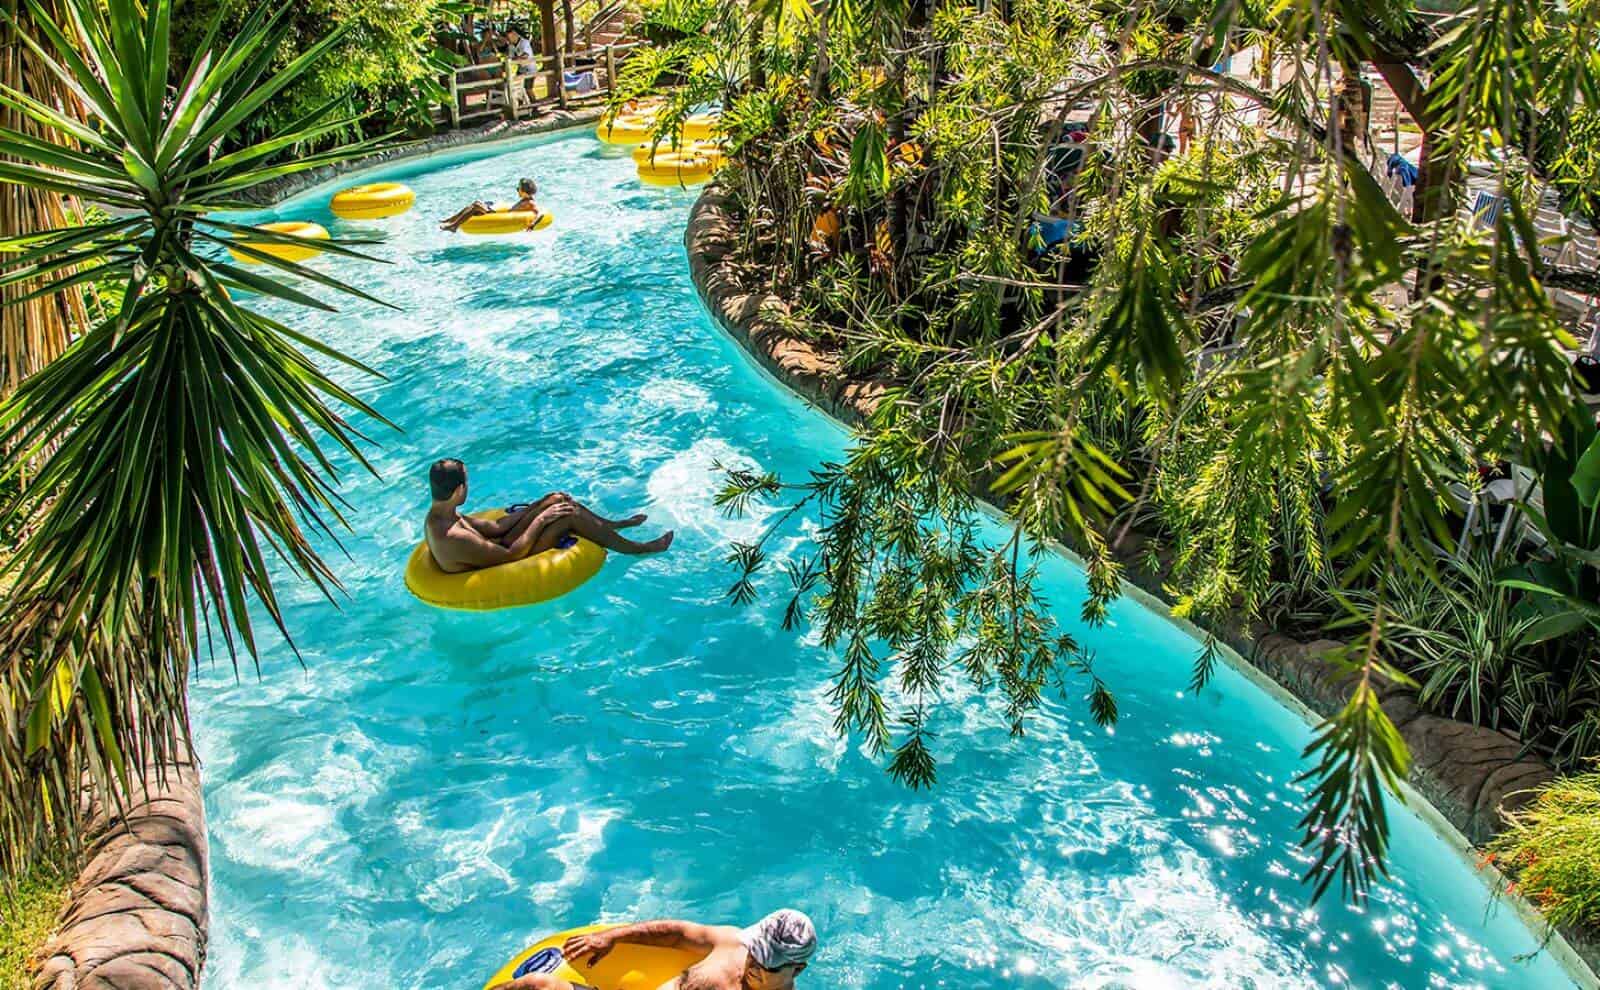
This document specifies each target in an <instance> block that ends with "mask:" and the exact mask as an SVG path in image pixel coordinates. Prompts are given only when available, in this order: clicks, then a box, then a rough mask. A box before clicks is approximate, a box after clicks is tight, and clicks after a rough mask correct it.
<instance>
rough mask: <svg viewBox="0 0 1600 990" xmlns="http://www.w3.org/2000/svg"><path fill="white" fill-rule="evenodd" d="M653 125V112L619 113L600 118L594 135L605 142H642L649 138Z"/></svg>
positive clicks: (654, 121)
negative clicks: (611, 116)
mask: <svg viewBox="0 0 1600 990" xmlns="http://www.w3.org/2000/svg"><path fill="white" fill-rule="evenodd" d="M655 126H656V115H655V114H654V113H619V114H617V115H616V116H615V117H613V118H611V119H610V120H601V121H600V124H599V126H598V127H596V128H595V131H594V135H595V137H597V138H599V139H600V140H602V141H604V142H605V143H606V144H643V143H644V142H646V141H648V140H650V134H651V132H652V131H654V130H655Z"/></svg>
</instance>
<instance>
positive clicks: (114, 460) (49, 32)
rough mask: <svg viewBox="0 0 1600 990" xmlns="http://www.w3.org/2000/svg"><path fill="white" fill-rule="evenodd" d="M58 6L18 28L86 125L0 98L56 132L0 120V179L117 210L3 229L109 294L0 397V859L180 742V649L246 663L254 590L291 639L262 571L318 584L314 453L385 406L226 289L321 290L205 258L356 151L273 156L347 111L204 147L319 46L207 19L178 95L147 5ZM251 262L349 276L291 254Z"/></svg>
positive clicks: (156, 15)
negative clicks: (253, 214)
mask: <svg viewBox="0 0 1600 990" xmlns="http://www.w3.org/2000/svg"><path fill="white" fill-rule="evenodd" d="M62 9H64V11H65V14H66V16H65V17H64V18H63V19H61V20H60V21H59V22H57V21H52V20H51V18H50V17H49V16H48V14H47V12H46V11H45V9H44V8H43V7H42V6H40V5H39V4H38V3H36V2H31V0H30V2H29V3H28V5H27V7H26V13H25V14H24V15H22V16H25V17H26V18H28V20H27V21H26V23H23V24H19V25H17V27H18V28H19V30H20V35H21V37H22V38H23V39H24V40H25V42H26V43H27V44H28V45H29V46H30V47H31V48H32V50H33V52H34V54H35V55H36V56H37V58H38V59H39V61H40V62H41V63H43V64H44V65H45V66H46V67H47V69H48V71H50V72H51V73H53V74H54V75H55V76H56V77H57V78H58V79H59V80H60V81H61V82H62V83H63V84H64V85H65V86H66V87H67V88H68V90H69V91H70V92H72V93H74V94H75V95H76V96H77V97H78V98H79V99H80V100H82V101H83V103H84V105H85V106H86V107H87V109H88V111H89V113H90V115H91V119H92V126H89V127H85V126H84V125H82V124H80V123H78V122H76V121H74V120H73V119H72V118H70V117H68V116H66V115H64V114H62V113H61V112H60V111H59V110H58V109H57V108H53V107H48V106H44V105H42V104H39V103H37V102H35V101H31V100H29V99H28V98H27V97H26V96H24V95H23V94H21V93H19V92H16V91H12V90H4V91H0V101H3V102H5V103H6V104H7V105H8V106H10V107H12V108H13V109H17V110H19V111H21V112H23V113H25V114H26V115H27V116H28V117H29V118H30V119H31V120H33V121H35V122H37V123H39V124H42V125H44V126H45V127H46V128H48V129H50V130H52V131H54V132H55V134H57V135H59V137H60V138H61V139H62V144H60V145H56V144H49V145H48V146H45V144H44V143H41V142H39V141H36V140H31V139H29V138H27V137H26V136H25V135H22V134H20V133H17V132H14V131H10V130H6V129H0V154H3V155H5V156H8V161H6V162H5V163H3V164H0V181H3V182H14V183H25V184H29V185H35V186H39V187H41V188H46V189H56V190H60V191H63V192H68V191H70V192H74V193H78V194H81V195H86V196H88V197H89V198H91V199H94V200H97V201H99V202H101V203H104V204H106V205H108V206H113V207H117V208H118V209H119V215H118V216H116V217H114V218H112V219H110V220H106V221H103V222H97V223H90V224H88V225H85V226H82V227H71V228H66V229H61V230H51V231H28V232H21V234H20V235H19V236H14V237H12V238H10V239H9V240H7V241H5V242H4V243H3V244H0V251H4V252H6V253H7V255H8V257H7V259H6V260H7V267H6V271H5V273H4V275H3V278H4V280H5V281H6V282H8V283H9V282H14V281H18V280H23V279H32V278H39V277H43V278H44V279H45V280H46V282H45V285H44V287H43V288H42V289H40V290H38V291H40V292H48V291H51V290H53V289H58V288H60V287H62V286H65V285H69V284H76V283H80V282H83V281H87V280H93V281H94V282H96V283H97V284H98V285H100V286H102V287H106V286H110V287H112V289H113V291H115V292H118V293H120V295H121V303H120V305H119V306H117V307H116V308H115V310H114V315H111V316H109V317H107V318H106V319H105V320H103V321H102V322H100V323H98V324H96V325H94V326H89V327H84V328H82V329H81V332H80V334H79V336H78V338H77V339H76V340H75V341H74V343H73V344H72V346H71V347H70V348H69V349H68V350H67V352H66V353H65V354H64V355H62V356H61V357H60V358H58V359H57V360H56V361H55V362H54V363H52V364H50V365H48V366H47V367H46V368H45V369H44V370H43V371H41V372H40V373H38V374H36V375H34V376H33V377H32V378H29V379H28V380H26V381H25V382H23V384H22V385H21V387H20V388H19V389H18V390H17V391H16V393H15V394H13V395H12V396H11V397H10V398H9V399H8V400H7V401H6V402H5V403H4V404H3V405H0V447H3V448H4V449H5V450H6V451H7V462H6V466H5V470H4V475H3V478H4V481H5V482H6V483H7V484H8V485H10V486H13V487H11V488H10V490H9V497H8V498H7V500H6V501H5V503H4V505H3V507H0V526H4V527H5V528H7V529H8V530H10V531H13V532H20V533H21V534H22V535H21V538H20V540H19V541H18V543H17V545H16V547H15V548H14V552H13V553H12V555H11V557H10V558H9V559H8V560H7V562H6V564H5V572H4V574H5V579H6V581H7V582H8V588H7V596H6V598H5V601H4V605H3V609H4V611H3V612H0V628H3V630H4V632H3V637H4V639H3V643H0V645H3V647H4V654H5V655H6V656H7V657H8V663H9V666H8V667H7V669H6V674H7V677H6V682H7V683H6V687H5V690H4V691H3V692H0V711H3V712H4V713H5V717H6V719H7V721H8V724H7V734H6V737H5V744H4V746H3V747H0V754H3V755H0V797H3V800H0V807H3V808H4V809H5V811H4V812H3V813H0V830H3V832H4V835H3V836H0V841H3V842H4V845H3V852H0V856H4V857H10V856H14V855H16V854H17V852H18V850H19V848H20V846H19V843H20V841H21V839H20V837H21V836H24V835H25V834H26V833H27V832H28V830H29V828H30V825H29V824H28V823H29V822H32V823H34V824H35V825H36V824H37V823H38V822H40V821H43V820H48V821H50V822H52V823H53V824H54V826H55V827H57V828H69V827H70V821H71V819H72V818H73V816H74V814H75V811H74V806H75V802H76V800H77V788H78V786H79V782H80V780H81V779H82V777H83V775H84V774H88V775H90V776H91V778H92V779H93V780H94V781H95V782H96V783H97V784H99V785H100V786H101V787H102V788H103V789H104V791H105V792H106V793H108V794H110V795H112V796H113V797H116V796H117V795H119V794H121V793H123V788H124V787H125V786H127V784H128V781H129V779H130V775H129V773H128V772H127V771H128V770H129V769H130V768H138V769H140V770H141V771H142V770H143V769H144V768H145V767H146V766H147V765H148V762H149V761H150V760H152V759H160V758H164V756H165V755H169V754H171V753H173V752H175V751H179V750H181V748H182V747H183V746H185V745H186V736H187V726H186V723H185V719H184V693H183V691H184V689H183V686H184V683H185V668H186V665H187V664H188V662H189V661H190V659H191V658H192V657H194V656H195V655H197V654H199V653H201V652H202V651H204V650H206V649H207V648H208V646H211V645H215V643H214V642H213V640H212V638H211V637H212V636H213V635H215V636H216V637H217V641H218V642H220V643H221V645H223V646H224V648H225V649H226V651H227V652H228V653H229V654H230V655H236V654H237V653H243V654H245V655H248V656H253V655H254V654H255V652H256V649H257V643H256V638H255V632H254V628H253V622H252V618H251V611H252V608H253V607H257V606H259V607H261V608H262V609H263V610H264V611H265V612H266V614H267V615H268V617H269V619H270V620H271V621H272V622H273V623H275V624H276V625H278V626H279V628H280V629H282V630H283V632H284V633H285V634H287V632H288V630H287V629H284V628H283V620H282V615H281V611H280V609H279V606H278V599H277V596H276V594H275V591H274V574H275V573H279V572H277V571H276V568H277V567H278V566H287V567H288V569H289V570H290V571H292V572H294V573H296V574H298V575H300V576H303V577H305V578H307V579H309V580H310V581H312V582H313V583H314V584H316V585H317V586H318V587H320V588H321V589H322V590H324V591H325V592H329V593H331V592H332V590H333V589H334V588H335V587H336V585H337V581H336V579H335V577H334V575H333V573H332V571H331V570H330V569H329V568H328V567H327V565H326V564H325V563H324V562H323V561H322V559H321V557H320V555H319V554H318V552H317V551H316V549H315V548H314V547H313V545H312V542H311V540H310V539H309V537H308V535H307V532H306V530H307V528H310V529H315V530H319V531H322V532H324V533H326V534H332V533H333V532H334V531H335V530H336V529H337V528H338V526H339V525H340V524H341V523H342V522H343V515H342V506H341V503H340V501H339V498H338V495H337V490H336V482H337V474H338V468H337V467H336V464H335V455H334V454H332V453H330V452H329V451H327V450H325V449H324V448H325V447H331V448H333V450H335V451H337V452H338V456H339V457H341V458H342V459H343V460H344V461H345V462H346V463H350V464H354V465H357V466H361V465H364V464H365V461H364V459H363V457H362V454H361V450H360V448H359V444H360V441H361V440H362V436H361V434H360V432H359V431H358V430H357V429H355V428H354V427H353V426H352V425H351V423H350V422H349V421H348V420H347V416H348V415H349V414H350V413H351V412H352V411H353V412H355V413H357V414H360V415H364V416H368V417H371V418H373V419H374V420H377V421H380V422H381V418H380V417H377V416H376V414H375V413H374V412H373V411H372V410H371V409H370V408H368V407H367V406H366V405H365V404H364V403H362V402H361V401H360V400H358V399H357V398H355V396H354V395H352V394H351V393H350V392H349V391H347V390H346V388H345V387H344V386H342V385H340V384H338V383H337V382H336V381H335V380H334V379H333V378H332V377H330V376H329V373H328V371H327V370H326V369H325V367H324V366H323V365H322V364H321V363H319V362H318V361H316V360H314V357H320V358H324V359H327V360H328V361H329V362H332V363H334V364H338V363H343V364H345V365H349V366H352V367H354V368H356V369H358V370H364V369H361V366H360V365H357V364H355V363H354V362H351V361H348V360H347V359H345V358H343V357H342V356H341V355H339V354H338V353H336V352H334V351H332V350H330V349H328V348H327V347H325V346H323V345H321V344H319V343H317V342H315V341H312V340H309V339H308V338H306V337H304V336H303V335H301V334H299V333H297V332H296V331H294V330H293V329H291V328H290V327H288V326H285V325H283V324H280V323H278V322H276V321H273V320H270V319H268V318H266V317H264V316H261V315H260V314H258V313H256V312H255V311H253V310H252V309H250V308H249V307H248V306H246V305H244V304H243V303H242V302H241V301H240V300H239V299H237V298H235V291H237V290H241V289H244V290H249V291H251V292H255V293H260V294H262V295H267V296H273V297H276V298H278V299H282V300H286V301H290V302H293V303H296V304H301V305H308V306H318V307H321V308H330V307H329V306H328V304H327V303H325V302H322V301H319V300H317V299H316V298H314V297H313V296H312V295H310V294H309V293H308V292H306V291H304V290H303V289H302V288H298V287H295V286H294V285H292V284H290V283H289V282H288V281H286V280H285V279H283V278H281V277H274V276H272V275H261V274H257V273H255V272H249V271H246V270H244V269H241V268H237V267H235V266H233V265H231V264H228V263H226V262H223V261H220V260H218V258H219V257H221V255H222V252H221V251H220V247H221V246H222V245H223V244H226V243H231V242H232V239H233V235H234V234H236V233H239V232H241V231H242V230H243V229H244V228H241V227H239V226H237V225H235V224H232V223H229V222H226V221H219V220H213V219H212V215H213V213H214V211H218V210H222V209H226V208H228V207H230V206H236V205H238V203H237V198H238V196H239V194H240V193H241V192H243V191H245V190H247V189H249V188H251V187H252V186H255V185H258V184H260V183H261V182H263V181H266V180H267V179H270V178H274V177H276V176H280V175H285V174H288V173H291V172H295V171H299V170H303V169H306V168H311V167H315V166H316V165H317V164H320V163H323V162H329V161H336V160H339V159H342V158H345V157H349V156H351V155H354V154H357V153H359V152H360V151H361V150H363V148H364V147H365V146H366V145H357V146H353V147H349V148H345V149H343V150H341V151H338V152H330V153H327V154H324V155H311V156H303V157H300V158H296V159H293V160H288V161H284V160H281V156H282V153H283V152H284V151H285V150H286V149H288V148H291V147H293V146H294V145H296V144H297V143H300V142H303V141H311V140H315V139H317V138H319V137H321V136H324V135H326V134H328V133H329V132H330V129H332V128H336V127H339V126H342V124H343V123H347V122H348V121H336V120H334V119H332V117H331V113H332V107H331V106H330V107H325V108H324V109H323V110H322V111H321V112H319V113H317V114H313V115H312V116H311V117H309V118H307V119H306V120H304V121H303V122H302V124H301V126H300V127H298V128H297V129H295V130H293V131H292V132H288V133H284V134H281V135H278V136H276V137H275V138H273V139H272V140H269V141H265V142H263V143H261V144H258V145H248V144H245V145H242V146H241V145H239V143H238V142H232V144H233V145H234V146H235V150H234V151H232V152H230V153H228V154H219V153H218V152H217V150H216V149H217V148H218V146H219V145H220V144H224V143H230V142H228V140H227V139H228V138H230V137H231V136H233V135H235V134H237V132H238V131H239V128H240V127H241V126H242V124H243V123H244V122H245V121H246V120H247V119H248V118H249V117H250V116H251V115H252V114H253V113H255V112H256V111H257V110H259V109H260V108H261V107H263V106H264V105H265V104H266V103H267V102H268V101H270V100H272V99H273V98H274V97H275V96H276V95H277V94H279V93H281V92H282V91H283V90H284V88H285V87H286V86H288V85H289V84H290V83H292V82H293V81H294V80H295V79H297V78H298V77H300V76H302V75H303V74H305V73H306V72H308V71H310V70H311V68H312V67H313V66H314V65H315V64H316V63H317V61H318V60H319V59H320V58H322V57H323V56H324V54H325V53H326V52H327V50H328V47H329V45H331V44H332V43H333V41H334V40H335V38H333V37H330V38H324V39H319V40H318V41H316V42H315V43H313V44H312V45H311V46H310V47H309V48H307V49H306V50H305V51H304V52H301V53H299V54H298V55H296V56H295V57H293V58H292V59H291V60H290V61H289V62H288V64H287V65H286V66H284V67H283V68H282V69H279V70H277V71H275V72H274V71H272V69H271V67H272V65H273V63H274V60H275V58H276V57H277V50H278V46H279V43H280V42H281V41H282V40H283V39H284V37H285V34H286V31H287V29H288V28H287V20H286V18H285V16H284V11H285V10H286V8H281V7H280V8H277V9H276V10H269V9H267V8H261V9H259V10H257V11H256V12H255V13H254V14H252V15H251V16H250V18H249V19H248V20H247V22H246V23H245V25H244V28H243V29H242V30H240V31H237V32H234V33H232V34H231V35H230V36H229V37H228V38H227V39H225V40H223V39H220V38H219V37H218V32H217V31H216V30H215V25H213V29H212V30H211V31H210V32H209V33H208V35H207V38H206V41H205V43H204V44H202V45H201V46H200V48H199V49H198V50H197V51H196V52H195V53H194V55H193V60H192V62H191V63H190V65H189V66H188V68H187V70H186V72H185V73H184V75H183V78H182V82H181V84H180V85H179V86H178V87H177V89H176V91H175V92H174V91H171V90H169V88H168V84H167V81H168V71H169V59H170V54H171V45H170V19H171V3H170V2H169V0H154V2H151V3H150V4H148V5H145V6H138V5H135V4H134V3H132V2H131V0H110V2H109V3H106V4H103V5H102V4H101V3H99V2H96V0H65V2H64V4H63V8H62ZM252 236H254V237H255V238H256V239H257V240H261V241H278V242H287V241H290V240H292V239H291V238H288V237H286V236H283V235H271V234H265V235H256V234H253V235H252ZM321 246H322V247H324V248H325V249H326V250H329V251H334V252H338V253H343V254H346V255H355V254H356V253H357V252H356V251H354V250H353V249H352V248H351V247H349V246H347V245H343V244H340V243H337V242H321ZM244 250H248V249H244ZM255 253H257V254H259V252H255ZM261 260H264V261H268V262H270V264H271V265H272V268H270V269H269V270H271V271H277V272H281V273H283V274H287V275H293V276H297V277H299V278H300V279H303V280H306V281H309V282H310V283H313V284H317V285H320V286H323V287H325V288H328V289H331V290H334V291H335V292H351V293H355V290H353V289H350V288H349V287H347V286H344V285H342V284H341V283H339V282H337V281H335V280H333V279H330V278H328V277H327V276H325V275H322V274H320V273H318V272H316V271H314V270H313V269H310V268H307V267H304V266H301V265H296V264H291V263H289V262H283V261H280V260H278V259H276V258H267V257H263V258H262V259H261ZM69 266H71V267H69ZM241 294H242V293H241ZM355 294H357V295H359V294H360V293H355ZM274 559H276V561H277V562H278V563H274V562H273V561H274ZM24 685H25V687H24ZM24 726H25V728H23V727H24ZM11 747H17V750H20V754H21V756H22V760H19V759H18V758H17V757H18V755H19V754H18V751H17V750H13V749H12V748H11Z"/></svg>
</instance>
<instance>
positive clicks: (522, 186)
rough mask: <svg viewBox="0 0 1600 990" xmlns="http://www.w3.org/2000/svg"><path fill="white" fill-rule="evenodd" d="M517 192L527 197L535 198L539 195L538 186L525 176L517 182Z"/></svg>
mask: <svg viewBox="0 0 1600 990" xmlns="http://www.w3.org/2000/svg"><path fill="white" fill-rule="evenodd" d="M517 192H519V193H524V194H526V195H529V196H537V195H538V194H539V184H538V183H537V182H534V181H533V180H532V179H530V178H528V177H527V176H523V177H522V178H520V179H518V180H517Z"/></svg>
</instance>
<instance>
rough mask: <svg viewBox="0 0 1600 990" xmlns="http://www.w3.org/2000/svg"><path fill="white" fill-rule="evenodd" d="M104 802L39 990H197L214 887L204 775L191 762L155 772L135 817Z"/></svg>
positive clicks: (42, 955) (45, 951)
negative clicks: (211, 887)
mask: <svg viewBox="0 0 1600 990" xmlns="http://www.w3.org/2000/svg"><path fill="white" fill-rule="evenodd" d="M98 803H99V805H100V807H99V808H98V809H97V810H96V812H95V813H94V814H93V816H92V822H91V825H90V836H91V844H90V846H89V859H88V862H87V863H86V865H85V866H84V868H83V871H82V872H81V873H79V874H78V879H77V881H76V882H75V883H74V884H73V888H72V894H71V897H70V898H69V899H68V901H67V905H66V908H65V909H64V910H63V912H62V916H61V927H60V928H59V929H58V930H57V932H56V933H55V934H54V935H53V936H51V938H50V940H49V941H48V942H46V943H45V945H44V946H43V948H42V949H41V950H40V952H39V960H40V961H39V968H38V970H37V972H36V973H35V975H34V979H33V986H34V990H74V988H79V990H81V988H84V987H130V988H131V987H139V988H143V990H196V988H198V987H199V986H200V972H201V969H202V968H203V967H204V965H205V959H206V935H207V915H208V903H207V894H208V887H209V885H208V883H207V881H206V874H207V871H208V854H209V850H208V848H207V845H206V813H205V803H204V802H203V801H202V800H201V799H200V771H199V768H198V767H196V766H195V765H194V763H193V762H192V761H190V760H188V759H183V760H179V761H175V762H173V763H170V764H168V765H166V766H165V767H163V768H161V769H160V770H159V771H157V770H156V768H152V769H151V772H150V773H148V774H147V775H146V776H145V778H144V780H143V786H142V787H140V786H139V785H138V784H137V783H136V784H135V786H134V789H133V791H132V793H131V794H130V796H129V799H128V807H127V809H126V814H123V815H118V814H117V809H116V806H115V805H107V804H106V803H105V802H104V801H103V800H100V801H99V802H98Z"/></svg>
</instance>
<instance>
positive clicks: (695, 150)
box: [633, 141, 727, 165]
mask: <svg viewBox="0 0 1600 990" xmlns="http://www.w3.org/2000/svg"><path fill="white" fill-rule="evenodd" d="M685 152H687V153H688V154H690V155H700V156H702V157H705V158H709V159H711V160H712V161H713V162H714V163H716V164H718V165H721V164H722V161H723V159H724V158H726V157H727V152H726V151H724V150H723V147H722V145H720V144H717V143H716V142H715V141H690V142H689V143H688V144H687V145H669V144H667V143H666V142H662V143H661V144H658V145H656V146H655V147H653V148H652V147H651V146H650V144H649V143H648V142H646V143H645V144H641V145H639V146H638V147H637V148H634V149H633V161H634V164H636V165H642V164H645V163H647V162H650V161H652V160H658V159H660V158H662V157H664V156H666V155H670V154H683V153H685Z"/></svg>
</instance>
